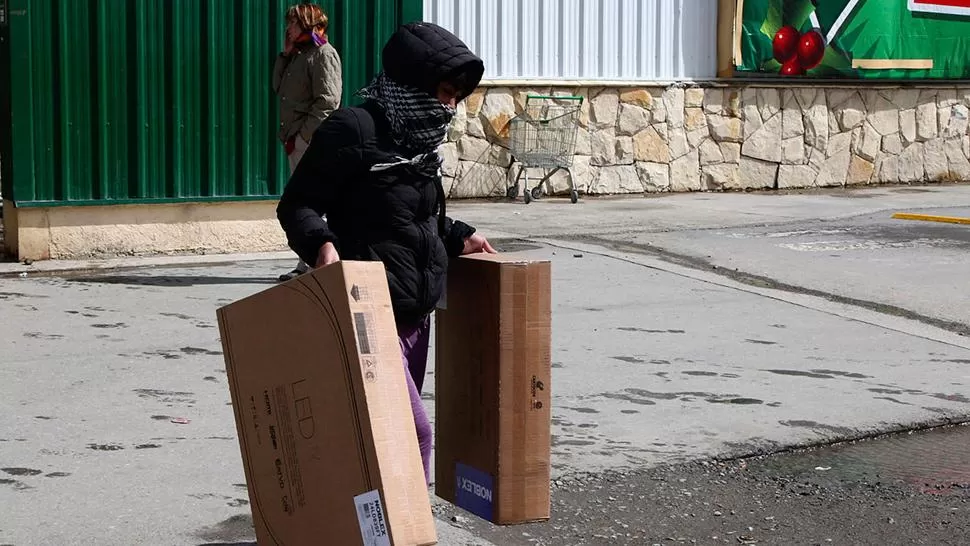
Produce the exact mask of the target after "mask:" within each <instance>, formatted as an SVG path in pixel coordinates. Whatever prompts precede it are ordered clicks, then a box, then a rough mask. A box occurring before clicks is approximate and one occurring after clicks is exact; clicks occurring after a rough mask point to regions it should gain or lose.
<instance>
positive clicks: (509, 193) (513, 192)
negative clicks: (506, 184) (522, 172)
mask: <svg viewBox="0 0 970 546" xmlns="http://www.w3.org/2000/svg"><path fill="white" fill-rule="evenodd" d="M518 195H519V185H518V184H516V185H514V186H512V187H511V188H509V189H507V190H505V196H506V197H508V198H509V199H515V198H516V197H518Z"/></svg>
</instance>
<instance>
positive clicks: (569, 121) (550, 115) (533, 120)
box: [506, 95, 583, 203]
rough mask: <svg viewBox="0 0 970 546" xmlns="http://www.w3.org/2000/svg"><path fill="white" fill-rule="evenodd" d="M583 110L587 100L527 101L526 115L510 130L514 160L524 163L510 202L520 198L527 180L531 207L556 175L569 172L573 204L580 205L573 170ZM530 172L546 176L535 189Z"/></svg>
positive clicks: (539, 97)
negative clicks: (523, 179) (520, 189)
mask: <svg viewBox="0 0 970 546" xmlns="http://www.w3.org/2000/svg"><path fill="white" fill-rule="evenodd" d="M582 106H583V97H575V96H565V95H563V96H550V95H528V96H527V97H526V99H525V111H524V112H522V114H520V115H518V116H516V117H515V118H513V119H512V121H511V123H510V127H509V134H510V139H511V148H512V156H513V157H514V158H515V159H516V160H517V161H518V162H519V163H521V166H520V167H519V173H518V175H516V177H515V184H514V185H512V186H510V187H508V188H507V189H506V195H507V196H508V198H509V199H515V198H516V196H518V195H519V188H520V185H519V181H520V180H521V179H522V178H523V176H524V178H525V184H524V185H522V186H521V188H522V197H523V198H524V199H525V202H526V203H530V202H531V201H532V200H533V199H539V198H540V197H542V188H543V185H544V184H545V183H546V182H547V181H548V180H549V179H550V178H551V177H552V176H553V175H554V174H556V173H557V172H559V171H561V170H565V171H566V172H567V173H568V174H569V196H570V200H571V201H572V202H573V203H575V202H577V201H579V192H578V191H576V185H575V184H574V183H573V174H572V171H571V170H570V167H572V165H573V154H574V153H575V150H576V132H577V131H578V129H579V114H580V111H581V109H582ZM529 169H542V171H543V174H544V176H543V177H542V179H541V180H539V183H538V184H536V185H535V186H534V187H532V188H530V187H529ZM549 169H552V170H551V171H549ZM547 171H549V172H547Z"/></svg>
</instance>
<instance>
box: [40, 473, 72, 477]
mask: <svg viewBox="0 0 970 546" xmlns="http://www.w3.org/2000/svg"><path fill="white" fill-rule="evenodd" d="M70 475H71V473H70V472H50V473H47V474H44V477H45V478H66V477H68V476H70Z"/></svg>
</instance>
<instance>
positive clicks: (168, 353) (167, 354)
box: [142, 351, 182, 360]
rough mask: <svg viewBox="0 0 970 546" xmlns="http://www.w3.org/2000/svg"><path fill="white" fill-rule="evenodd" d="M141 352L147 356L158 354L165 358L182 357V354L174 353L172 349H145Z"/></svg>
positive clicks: (175, 358)
mask: <svg viewBox="0 0 970 546" xmlns="http://www.w3.org/2000/svg"><path fill="white" fill-rule="evenodd" d="M142 354H143V355H144V356H148V357H153V356H160V357H162V358H164V359H165V360H178V359H180V358H182V355H180V354H178V353H175V352H173V351H146V352H144V353H142Z"/></svg>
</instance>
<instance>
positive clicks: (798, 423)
mask: <svg viewBox="0 0 970 546" xmlns="http://www.w3.org/2000/svg"><path fill="white" fill-rule="evenodd" d="M778 424H779V425H782V426H786V427H794V428H810V429H812V430H825V431H828V432H833V433H835V434H839V435H841V436H843V437H846V436H849V435H851V434H852V433H853V432H854V431H853V430H852V429H851V428H846V427H836V426H832V425H823V424H822V423H816V422H815V421H803V420H798V419H795V420H791V421H778Z"/></svg>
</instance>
